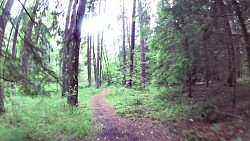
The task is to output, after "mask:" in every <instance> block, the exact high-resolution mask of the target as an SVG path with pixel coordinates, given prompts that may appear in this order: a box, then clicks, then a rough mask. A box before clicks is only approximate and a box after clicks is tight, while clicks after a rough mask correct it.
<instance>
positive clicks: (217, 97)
mask: <svg viewBox="0 0 250 141" xmlns="http://www.w3.org/2000/svg"><path fill="white" fill-rule="evenodd" d="M114 89H115V88H114ZM119 89H120V88H118V89H117V90H118V91H117V90H115V91H116V92H118V95H116V94H109V95H108V96H109V97H108V98H107V97H105V95H106V94H107V93H108V92H109V91H110V88H106V89H104V90H103V91H102V92H100V93H99V94H97V95H94V96H93V97H92V99H91V107H92V113H93V116H94V117H95V120H96V123H95V127H96V129H97V132H96V134H95V135H93V136H91V137H89V138H88V139H87V140H91V141H98V140H99V141H105V140H107V141H114V140H119V141H249V140H250V128H249V127H250V104H249V101H250V94H249V88H248V83H247V82H246V81H244V80H239V81H238V84H237V87H236V105H235V106H233V104H232V93H233V88H230V87H229V86H228V85H225V84H224V83H222V82H215V83H213V84H210V87H206V86H205V85H204V84H197V85H195V86H193V88H192V96H193V97H192V98H188V97H187V95H186V92H182V93H181V94H177V93H176V94H175V95H173V97H168V98H167V99H166V101H167V103H171V102H173V101H175V102H178V103H179V105H180V107H182V108H181V109H180V110H179V113H180V114H181V116H180V117H176V118H172V119H168V120H164V119H161V118H162V117H161V116H160V117H159V118H160V119H159V118H158V119H157V117H156V118H152V116H151V117H150V116H147V115H146V112H147V111H149V110H150V105H147V104H146V106H145V105H144V106H145V107H148V108H144V109H143V108H142V109H141V110H139V111H140V115H139V116H135V115H137V114H138V113H134V114H131V113H130V112H131V111H132V110H133V108H132V109H130V110H128V109H127V110H125V109H124V108H122V107H124V106H126V105H127V104H128V103H126V102H128V101H127V100H129V101H131V100H132V99H131V96H129V95H131V94H126V92H125V93H123V92H121V91H120V92H119ZM112 91H113V90H112ZM109 93H110V92H109ZM145 93H146V92H145ZM121 94H123V96H122V95H121ZM124 94H125V95H126V96H127V97H129V98H127V100H126V99H123V100H125V101H123V102H122V101H120V102H118V105H117V103H116V104H115V105H114V103H112V101H110V99H116V100H117V98H121V97H122V98H124ZM137 95H138V94H135V98H136V96H137ZM115 96H116V97H115ZM104 97H105V98H104ZM132 98H133V97H132ZM130 99H131V100H130ZM106 100H108V102H109V103H107V102H106ZM134 100H135V101H137V100H138V99H134ZM148 100H149V103H153V101H152V99H151V98H149V99H148ZM162 100H163V99H162ZM142 101H143V100H142ZM150 101H151V102H150ZM110 102H111V103H110ZM143 103H144V104H145V103H146V102H145V101H143ZM110 104H112V106H113V107H114V108H113V107H112V106H111V105H110ZM206 105H209V107H210V108H211V109H209V110H208V111H206V110H207V109H204V107H206ZM119 106H120V107H119ZM134 108H139V107H138V106H135V107H134ZM158 110H160V109H158ZM158 110H157V109H156V110H155V111H156V112H157V111H158ZM137 111H138V110H137ZM155 111H154V112H155ZM156 112H155V114H156ZM204 114H205V116H206V117H207V118H210V119H205V118H204ZM202 115H203V116H202ZM153 117H154V115H153ZM164 118H165V117H164Z"/></svg>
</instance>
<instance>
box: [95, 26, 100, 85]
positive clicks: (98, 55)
mask: <svg viewBox="0 0 250 141" xmlns="http://www.w3.org/2000/svg"><path fill="white" fill-rule="evenodd" d="M96 61H97V62H96V88H97V89H98V88H99V87H100V31H98V35H97V58H96Z"/></svg>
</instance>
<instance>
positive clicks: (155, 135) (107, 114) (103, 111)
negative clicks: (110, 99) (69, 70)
mask: <svg viewBox="0 0 250 141" xmlns="http://www.w3.org/2000/svg"><path fill="white" fill-rule="evenodd" d="M109 90H110V88H106V89H104V90H103V91H102V92H100V93H99V94H97V95H95V96H93V98H92V100H91V107H92V112H93V116H94V117H95V119H96V125H95V126H96V128H97V134H96V135H93V136H92V137H89V139H87V140H91V141H98V140H99V141H105V140H106V141H115V140H119V141H166V140H171V138H170V137H169V136H168V134H167V131H166V130H163V128H164V127H163V126H152V124H151V123H150V121H147V120H146V119H145V121H143V122H141V123H135V122H133V121H131V120H129V119H127V118H124V117H121V116H119V115H117V114H116V112H115V111H114V109H113V108H112V106H111V105H110V104H108V103H107V102H106V101H105V99H104V96H105V94H107V92H109Z"/></svg>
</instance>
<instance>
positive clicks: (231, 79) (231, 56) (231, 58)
mask: <svg viewBox="0 0 250 141" xmlns="http://www.w3.org/2000/svg"><path fill="white" fill-rule="evenodd" d="M217 3H218V6H219V9H220V12H221V14H222V15H223V17H222V22H223V24H222V25H223V29H224V32H225V33H226V35H228V36H227V41H228V65H229V72H228V80H227V82H228V83H229V86H230V87H233V89H234V92H233V96H232V97H233V98H232V102H233V105H235V103H236V101H235V100H236V76H235V70H236V69H235V51H234V41H233V36H232V30H231V27H230V21H229V18H228V17H227V12H226V9H225V8H226V6H225V4H224V3H223V1H222V0H217Z"/></svg>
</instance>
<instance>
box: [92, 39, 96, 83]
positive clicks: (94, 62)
mask: <svg viewBox="0 0 250 141" xmlns="http://www.w3.org/2000/svg"><path fill="white" fill-rule="evenodd" d="M92 39H93V49H92V51H93V66H94V77H95V81H96V57H95V40H94V36H93V38H92Z"/></svg>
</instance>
